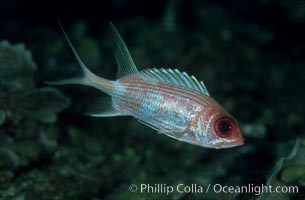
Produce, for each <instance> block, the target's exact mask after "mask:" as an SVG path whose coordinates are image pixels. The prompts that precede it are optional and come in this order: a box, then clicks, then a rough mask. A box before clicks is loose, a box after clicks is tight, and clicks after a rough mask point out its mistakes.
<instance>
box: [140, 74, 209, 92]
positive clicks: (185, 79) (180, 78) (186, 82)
mask: <svg viewBox="0 0 305 200" xmlns="http://www.w3.org/2000/svg"><path fill="white" fill-rule="evenodd" d="M140 73H141V75H143V76H144V77H147V78H152V79H156V80H159V81H164V82H167V83H173V84H175V85H179V86H182V87H186V88H189V89H191V90H194V91H197V92H200V93H202V94H205V95H208V96H210V94H209V92H208V90H207V89H206V87H205V85H204V83H203V82H202V81H200V82H199V81H198V80H197V79H196V78H195V77H194V76H189V75H188V74H187V73H185V72H180V71H179V70H178V69H174V70H172V69H164V68H161V69H156V68H153V69H145V70H143V71H141V72H140Z"/></svg>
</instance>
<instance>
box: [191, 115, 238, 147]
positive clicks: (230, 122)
mask: <svg viewBox="0 0 305 200" xmlns="http://www.w3.org/2000/svg"><path fill="white" fill-rule="evenodd" d="M198 123H200V126H199V127H198V126H197V127H198V128H200V131H196V133H195V134H197V138H198V140H199V141H200V142H201V144H202V146H205V147H209V148H216V149H221V148H229V147H235V146H239V145H242V144H243V143H244V139H243V136H242V133H241V130H240V128H239V125H238V122H237V120H236V119H235V118H234V117H232V116H231V115H230V114H229V113H227V112H226V111H224V110H220V111H217V112H213V113H212V114H211V115H208V116H207V117H202V118H201V120H199V121H198Z"/></svg>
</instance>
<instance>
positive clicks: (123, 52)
mask: <svg viewBox="0 0 305 200" xmlns="http://www.w3.org/2000/svg"><path fill="white" fill-rule="evenodd" d="M110 26H111V29H112V35H113V38H114V41H115V47H114V50H113V51H114V55H115V59H116V61H117V64H118V73H117V78H121V77H122V76H125V75H128V74H134V73H138V70H137V67H136V65H135V64H134V62H133V60H132V57H131V56H130V53H129V51H128V49H127V46H126V44H125V42H124V41H123V39H122V37H121V35H120V33H119V32H118V30H117V29H116V28H115V26H114V25H113V24H112V23H111V22H110Z"/></svg>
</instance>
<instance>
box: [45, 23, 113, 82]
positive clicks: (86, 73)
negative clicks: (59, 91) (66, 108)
mask: <svg viewBox="0 0 305 200" xmlns="http://www.w3.org/2000/svg"><path fill="white" fill-rule="evenodd" d="M58 24H59V26H60V28H61V30H62V32H63V34H64V36H65V39H66V40H67V42H68V44H69V46H70V48H71V50H72V52H73V54H74V56H75V58H76V60H77V62H78V64H79V65H80V67H81V69H82V71H83V76H82V77H73V78H70V79H66V80H59V81H45V83H46V84H50V85H67V84H81V85H88V86H93V87H96V84H95V83H97V82H99V83H101V84H103V83H105V84H106V85H107V83H108V82H110V81H108V80H106V79H103V78H101V77H98V76H96V75H95V74H93V73H92V72H91V71H90V70H89V69H88V68H87V67H86V65H85V64H84V63H83V61H82V60H81V59H80V57H79V55H78V53H77V52H76V50H75V48H74V47H73V45H72V43H71V41H70V39H69V37H68V35H67V33H66V32H65V30H64V28H63V26H62V25H61V23H60V21H59V20H58ZM108 85H109V83H108Z"/></svg>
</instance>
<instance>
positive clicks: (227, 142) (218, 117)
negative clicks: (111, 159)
mask: <svg viewBox="0 0 305 200" xmlns="http://www.w3.org/2000/svg"><path fill="white" fill-rule="evenodd" d="M110 25H111V28H112V32H113V36H114V39H115V43H116V45H115V48H114V53H115V58H116V61H117V64H118V74H117V80H114V81H111V80H107V79H104V78H101V77H98V76H96V75H95V74H93V73H92V72H91V71H90V70H89V69H88V68H87V67H86V66H85V65H84V63H83V62H82V61H81V59H80V57H79V56H78V54H77V52H76V50H75V49H74V47H73V46H72V43H71V42H70V40H69V38H68V36H67V34H66V33H65V31H64V29H63V28H62V26H61V25H60V26H61V29H62V31H63V33H64V36H65V38H66V40H67V42H68V44H69V46H70V48H71V49H72V51H73V53H74V55H75V57H76V59H77V61H78V63H79V65H80V66H81V69H82V71H83V73H84V76H83V77H80V78H72V79H68V80H62V81H54V82H47V83H49V84H54V85H63V84H82V85H87V86H91V87H95V88H96V89H98V90H101V91H102V92H105V93H106V94H108V95H109V97H106V98H102V99H101V100H99V101H98V102H97V103H96V104H95V105H93V106H92V108H91V109H90V112H88V113H87V114H88V115H90V116H94V117H110V116H122V115H126V116H133V117H134V118H136V119H138V120H139V121H140V122H142V123H143V124H145V125H147V126H149V127H151V128H153V129H155V130H156V131H157V132H158V133H160V134H164V135H167V136H170V137H172V138H175V139H177V140H180V141H183V142H187V143H191V144H194V145H199V146H203V147H209V148H217V149H218V148H228V147H233V146H238V145H242V144H243V136H242V134H241V131H240V128H239V126H238V123H237V121H236V120H235V119H234V118H233V117H232V116H231V115H230V114H229V113H228V112H226V111H225V109H224V108H223V107H222V106H221V105H220V104H218V103H217V102H216V101H215V100H214V99H213V98H212V97H211V96H210V94H209V92H208V91H207V89H206V87H205V85H204V83H203V82H202V81H201V82H199V81H198V80H197V79H196V78H195V77H194V76H189V75H188V74H187V73H185V72H180V71H179V70H178V69H163V68H161V69H156V68H153V69H146V70H142V71H138V70H137V68H136V65H135V63H134V62H133V59H132V57H131V56H130V53H129V51H128V49H127V47H126V45H125V43H124V41H123V39H122V38H121V36H120V34H119V32H118V31H117V30H116V28H115V27H114V25H113V24H111V23H110Z"/></svg>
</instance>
